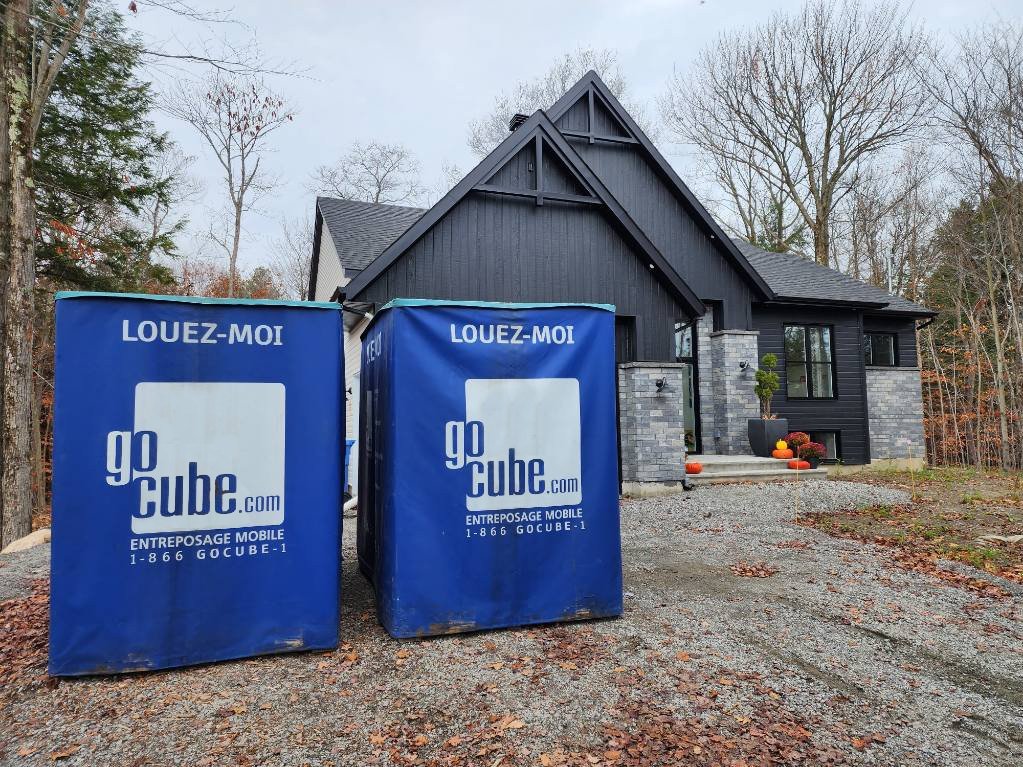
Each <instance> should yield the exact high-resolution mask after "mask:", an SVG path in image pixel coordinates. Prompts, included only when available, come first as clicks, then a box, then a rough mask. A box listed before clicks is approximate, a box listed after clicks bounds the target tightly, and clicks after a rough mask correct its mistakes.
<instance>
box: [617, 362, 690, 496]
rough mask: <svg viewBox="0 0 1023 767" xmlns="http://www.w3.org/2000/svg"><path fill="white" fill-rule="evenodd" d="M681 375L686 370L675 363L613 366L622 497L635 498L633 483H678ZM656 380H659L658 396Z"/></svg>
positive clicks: (681, 431) (681, 433)
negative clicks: (616, 387) (619, 438)
mask: <svg viewBox="0 0 1023 767" xmlns="http://www.w3.org/2000/svg"><path fill="white" fill-rule="evenodd" d="M686 374H687V371H686V365H684V364H680V363H666V362H627V363H624V364H622V365H619V366H618V408H619V427H620V432H621V455H622V482H623V484H625V485H626V486H627V487H626V488H625V490H626V492H630V493H635V492H636V490H635V485H636V484H637V483H664V482H667V483H676V482H681V481H682V478H683V476H684V475H685V466H684V465H683V463H682V454H683V452H684V450H685V416H684V411H683V406H682V401H683V400H682V392H683V387H684V386H685V385H686ZM658 379H664V386H663V387H662V388H661V389H660V390H658V388H657V381H658ZM630 485H631V486H632V487H629V486H630Z"/></svg>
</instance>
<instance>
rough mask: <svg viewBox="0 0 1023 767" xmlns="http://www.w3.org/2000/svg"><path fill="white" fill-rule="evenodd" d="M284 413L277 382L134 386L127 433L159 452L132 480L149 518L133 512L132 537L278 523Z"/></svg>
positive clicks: (282, 395)
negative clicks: (150, 437) (144, 438)
mask: <svg viewBox="0 0 1023 767" xmlns="http://www.w3.org/2000/svg"><path fill="white" fill-rule="evenodd" d="M284 412H285V388H284V384H280V383H196V382H182V383H164V382H161V383H155V382H152V383H150V382H144V383H139V384H137V385H136V387H135V425H134V431H135V433H136V434H138V433H141V432H152V433H154V434H156V435H157V439H158V443H159V449H158V451H156V453H157V459H156V466H155V467H154V468H152V469H151V470H148V471H139V472H136V473H135V475H134V476H135V481H136V483H137V484H139V479H140V478H141V479H143V483H141V485H140V486H141V487H142V488H143V489H142V497H141V499H140V503H142V504H145V503H150V504H152V506H148V507H146V508H147V512H149V511H151V512H152V513H149V515H148V516H139V515H133V517H132V521H131V529H132V532H133V533H136V534H152V533H170V532H183V531H190V530H222V529H231V528H238V527H257V526H266V525H280V524H282V523H283V522H284ZM167 512H171V513H167Z"/></svg>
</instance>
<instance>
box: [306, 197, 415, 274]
mask: <svg viewBox="0 0 1023 767" xmlns="http://www.w3.org/2000/svg"><path fill="white" fill-rule="evenodd" d="M316 208H317V210H318V211H319V212H320V215H322V216H323V223H324V224H326V226H327V230H328V231H329V232H330V237H331V239H332V240H333V241H334V248H335V249H336V250H337V255H338V258H340V259H341V265H342V266H343V267H344V268H345V269H348V270H353V269H354V270H359V269H365V268H366V267H367V266H368V265H369V263H370V262H371V261H372V260H373V259H374V258H376V257H377V256H379V255H380V254H381V253H383V252H384V250H386V249H387V246H388V245H390V244H391V243H392V242H394V241H395V240H396V239H397V238H398V235H400V234H401V233H402V232H404V231H405V230H406V229H408V228H409V227H410V226H412V224H414V223H415V222H416V221H418V220H419V218H420V217H421V216H422V215H423V213H425V212H426V209H425V208H411V207H406V206H404V205H389V204H384V203H372V202H359V201H356V200H337V199H334V198H332V197H317V198H316Z"/></svg>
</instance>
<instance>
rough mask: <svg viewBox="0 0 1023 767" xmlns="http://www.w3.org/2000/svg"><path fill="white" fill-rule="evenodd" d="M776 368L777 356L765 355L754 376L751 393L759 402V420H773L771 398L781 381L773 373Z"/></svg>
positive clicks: (779, 386)
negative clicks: (754, 382)
mask: <svg viewBox="0 0 1023 767" xmlns="http://www.w3.org/2000/svg"><path fill="white" fill-rule="evenodd" d="M776 367H778V355H777V354H770V353H768V354H765V355H764V356H763V357H761V358H760V369H759V370H757V372H756V375H754V378H755V379H756V384H755V385H754V386H753V393H754V394H756V395H757V399H759V400H760V417H761V418H774V416H773V415H772V414H771V398H772V397H774V394H775V392H776V391H778V389H780V388H781V379H780V378H779V377H778V374H777V373H775V372H774V369H775V368H776Z"/></svg>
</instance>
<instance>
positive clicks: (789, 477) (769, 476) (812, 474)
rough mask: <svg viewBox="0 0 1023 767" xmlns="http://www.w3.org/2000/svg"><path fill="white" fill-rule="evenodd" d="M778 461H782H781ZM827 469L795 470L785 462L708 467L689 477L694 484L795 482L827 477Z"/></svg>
mask: <svg viewBox="0 0 1023 767" xmlns="http://www.w3.org/2000/svg"><path fill="white" fill-rule="evenodd" d="M778 463H781V461H779V462H778ZM827 477H828V471H827V469H825V468H823V467H820V468H817V469H807V470H806V471H794V470H792V469H789V468H786V467H785V465H784V464H782V465H781V467H780V468H776V469H746V470H724V469H718V470H715V471H713V472H708V471H707V469H706V467H704V470H703V472H702V473H700V474H690V475H689V479H691V480H692V482H693V484H694V485H714V484H724V483H726V482H795V481H797V480H803V479H827Z"/></svg>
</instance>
